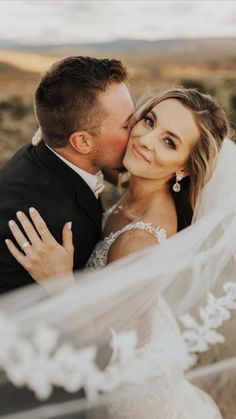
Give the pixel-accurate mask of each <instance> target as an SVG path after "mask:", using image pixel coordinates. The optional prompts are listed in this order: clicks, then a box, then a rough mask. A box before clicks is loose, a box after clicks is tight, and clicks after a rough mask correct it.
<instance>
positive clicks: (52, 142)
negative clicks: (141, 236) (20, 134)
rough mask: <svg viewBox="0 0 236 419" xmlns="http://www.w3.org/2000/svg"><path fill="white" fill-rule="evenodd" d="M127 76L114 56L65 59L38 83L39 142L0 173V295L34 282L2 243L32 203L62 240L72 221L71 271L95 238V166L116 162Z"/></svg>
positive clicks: (125, 120)
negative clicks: (66, 225)
mask: <svg viewBox="0 0 236 419" xmlns="http://www.w3.org/2000/svg"><path fill="white" fill-rule="evenodd" d="M126 79H127V72H126V69H125V68H124V66H123V65H122V63H121V62H120V61H117V60H109V59H96V58H90V57H69V58H66V59H64V60H62V61H60V62H58V63H56V64H54V65H53V66H52V68H50V69H49V71H48V72H47V73H46V75H45V76H44V77H43V78H42V80H41V82H40V83H39V85H38V87H37V90H36V93H35V113H36V117H37V120H38V123H39V126H40V128H41V131H42V139H43V141H42V142H41V143H40V144H39V145H38V146H37V147H33V146H32V145H28V146H25V147H23V148H22V149H21V150H19V151H18V152H17V153H16V154H15V155H14V156H13V158H12V159H11V160H10V161H9V162H8V163H7V164H6V165H5V166H4V167H3V169H2V170H1V171H0V191H1V192H0V196H1V199H0V237H1V238H2V240H1V242H0V293H3V292H6V291H9V290H12V289H14V288H17V287H20V286H23V285H26V284H29V283H31V282H33V280H32V278H31V277H30V275H29V274H28V273H27V272H26V271H25V270H24V269H23V268H22V267H21V266H20V265H19V264H18V263H17V262H16V261H15V260H14V259H13V257H12V256H11V255H10V253H9V251H8V249H7V248H6V245H5V243H4V240H3V238H12V236H11V234H10V230H9V227H8V221H9V220H11V219H14V220H15V221H16V220H17V219H16V212H17V211H19V210H21V211H24V212H26V213H28V210H29V208H30V207H32V206H33V207H35V208H36V209H37V210H38V211H39V212H40V214H41V215H42V216H43V218H44V219H45V221H46V223H47V225H48V228H49V229H50V231H51V233H52V234H53V235H54V237H55V238H56V240H58V241H60V242H61V231H62V227H63V225H64V224H65V223H66V222H67V221H72V230H73V238H74V248H75V254H74V269H75V270H77V269H80V268H83V267H84V265H85V263H86V261H87V259H88V258H89V256H90V254H91V252H92V250H93V248H94V246H95V244H96V243H97V242H98V241H99V240H100V239H101V216H102V208H101V203H100V199H99V192H100V191H101V190H102V189H103V185H102V182H101V172H100V170H101V169H103V168H112V169H118V168H120V167H122V160H123V155H124V152H125V148H126V145H127V142H128V138H129V133H130V129H131V124H130V121H131V118H132V115H133V112H134V108H133V102H132V99H131V97H130V94H129V91H128V89H127V87H126V85H125V81H126ZM22 246H23V249H24V245H23V243H22Z"/></svg>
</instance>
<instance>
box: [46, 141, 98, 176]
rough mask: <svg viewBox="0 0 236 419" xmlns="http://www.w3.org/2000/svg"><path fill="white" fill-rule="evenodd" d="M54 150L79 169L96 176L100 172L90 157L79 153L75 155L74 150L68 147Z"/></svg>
mask: <svg viewBox="0 0 236 419" xmlns="http://www.w3.org/2000/svg"><path fill="white" fill-rule="evenodd" d="M52 150H53V151H54V152H55V153H57V154H58V155H59V156H61V157H63V158H64V159H65V160H67V161H68V162H70V163H72V164H74V165H75V166H76V167H78V168H79V169H82V170H85V171H86V172H88V173H91V174H93V175H94V174H96V173H97V172H98V170H100V168H98V167H96V166H94V165H93V164H92V161H91V159H90V158H89V156H88V155H86V156H84V155H80V154H79V153H75V152H74V151H73V150H71V149H69V148H67V147H63V148H53V149H52Z"/></svg>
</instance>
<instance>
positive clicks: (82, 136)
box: [68, 131, 93, 154]
mask: <svg viewBox="0 0 236 419" xmlns="http://www.w3.org/2000/svg"><path fill="white" fill-rule="evenodd" d="M68 143H69V144H70V145H71V147H72V148H73V149H74V150H75V151H77V152H78V153H80V154H89V153H91V151H92V148H93V137H92V136H91V135H90V134H89V133H88V132H86V131H76V132H73V134H71V135H70V138H69V141H68Z"/></svg>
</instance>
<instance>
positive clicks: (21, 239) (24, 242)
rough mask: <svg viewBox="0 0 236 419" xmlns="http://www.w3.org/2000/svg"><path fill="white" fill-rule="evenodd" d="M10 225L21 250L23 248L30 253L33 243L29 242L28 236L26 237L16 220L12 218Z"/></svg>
mask: <svg viewBox="0 0 236 419" xmlns="http://www.w3.org/2000/svg"><path fill="white" fill-rule="evenodd" d="M8 225H9V228H10V230H11V232H12V234H13V236H14V238H15V240H16V242H17V243H18V244H19V246H20V248H21V250H23V251H24V252H25V253H26V254H27V253H29V249H30V247H31V243H30V242H29V240H28V238H26V237H25V236H24V234H23V233H22V232H21V230H20V229H19V227H18V225H17V224H16V222H15V221H13V220H10V221H9V223H8Z"/></svg>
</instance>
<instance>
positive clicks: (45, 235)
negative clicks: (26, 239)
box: [29, 207, 55, 243]
mask: <svg viewBox="0 0 236 419" xmlns="http://www.w3.org/2000/svg"><path fill="white" fill-rule="evenodd" d="M29 213H30V217H31V219H32V221H33V222H34V225H35V228H36V230H37V232H38V233H39V235H40V237H41V239H42V241H43V242H46V241H47V242H48V243H50V242H51V243H52V242H53V243H54V242H55V239H54V237H53V235H52V234H51V233H50V231H49V229H48V227H47V224H46V223H45V221H44V219H43V218H42V217H41V215H40V214H39V212H38V211H37V210H36V209H35V208H33V207H31V208H30V209H29Z"/></svg>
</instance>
